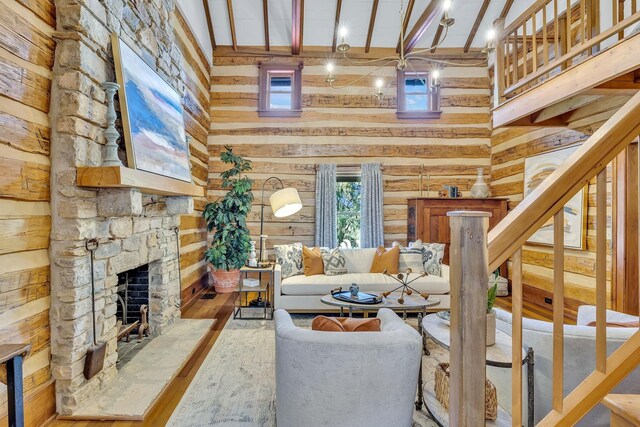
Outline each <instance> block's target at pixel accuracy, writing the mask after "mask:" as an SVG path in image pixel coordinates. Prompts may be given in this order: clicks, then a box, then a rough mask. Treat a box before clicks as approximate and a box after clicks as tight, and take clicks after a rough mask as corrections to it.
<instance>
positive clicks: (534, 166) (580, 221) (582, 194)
mask: <svg viewBox="0 0 640 427" xmlns="http://www.w3.org/2000/svg"><path fill="white" fill-rule="evenodd" d="M577 149H578V146H573V147H568V148H563V149H560V150H555V151H549V152H546V153H543V154H539V155H536V156H531V157H527V158H525V159H524V197H527V195H529V194H530V193H531V192H532V191H533V190H534V189H535V188H536V187H538V185H540V183H542V181H544V180H545V179H546V178H547V177H548V176H549V175H551V174H552V173H553V171H555V170H556V169H557V168H558V167H559V166H560V165H561V164H562V163H564V161H565V160H567V159H568V158H569V156H570V155H571V154H573V153H574V152H575V151H576V150H577ZM586 190H587V188H586V187H585V188H583V189H582V190H581V191H579V192H578V193H577V194H576V195H575V196H574V197H573V198H572V199H571V200H569V202H568V203H567V204H566V205H565V206H564V246H565V248H570V249H579V250H583V249H584V248H585V246H586V240H587V191H586ZM527 243H534V244H541V245H553V217H552V218H551V219H550V220H549V221H547V222H546V223H545V224H544V225H543V226H542V227H540V229H539V230H538V231H536V232H535V233H534V234H533V236H531V238H530V239H529V240H527Z"/></svg>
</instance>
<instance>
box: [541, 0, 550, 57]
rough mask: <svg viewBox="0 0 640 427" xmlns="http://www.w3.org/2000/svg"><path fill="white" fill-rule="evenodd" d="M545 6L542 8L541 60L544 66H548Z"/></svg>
mask: <svg viewBox="0 0 640 427" xmlns="http://www.w3.org/2000/svg"><path fill="white" fill-rule="evenodd" d="M547 37H549V35H548V34H547V5H546V4H545V5H544V7H543V8H542V59H543V61H544V65H545V66H547V65H549V40H548V39H547Z"/></svg>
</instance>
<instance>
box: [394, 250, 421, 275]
mask: <svg viewBox="0 0 640 427" xmlns="http://www.w3.org/2000/svg"><path fill="white" fill-rule="evenodd" d="M407 268H410V269H411V271H412V272H413V273H417V274H421V273H422V272H424V265H423V264H422V246H421V247H420V248H419V249H409V248H400V257H399V260H398V271H399V272H400V273H404V272H406V271H407Z"/></svg>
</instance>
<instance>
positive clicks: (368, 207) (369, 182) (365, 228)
mask: <svg viewBox="0 0 640 427" xmlns="http://www.w3.org/2000/svg"><path fill="white" fill-rule="evenodd" d="M361 191H362V196H361V197H362V201H361V204H360V209H361V210H362V212H361V215H360V218H361V223H360V246H361V247H363V248H377V247H378V246H383V245H384V224H383V221H384V216H383V211H382V203H383V194H382V193H383V192H382V171H381V170H380V164H379V163H367V164H364V165H362V190H361Z"/></svg>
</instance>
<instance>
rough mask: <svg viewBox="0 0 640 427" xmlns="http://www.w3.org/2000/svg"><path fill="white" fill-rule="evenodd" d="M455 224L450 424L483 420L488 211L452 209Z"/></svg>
mask: <svg viewBox="0 0 640 427" xmlns="http://www.w3.org/2000/svg"><path fill="white" fill-rule="evenodd" d="M447 216H448V217H450V227H451V247H450V251H449V254H450V255H449V264H450V268H451V273H450V282H451V350H450V364H451V366H450V369H451V379H450V381H451V382H450V386H449V425H452V426H459V427H475V426H484V425H485V396H484V394H485V389H484V387H485V379H486V376H487V374H486V351H487V348H486V341H487V335H486V331H487V284H488V280H489V273H488V271H487V270H488V267H489V255H488V249H487V232H488V229H489V217H490V216H491V214H490V213H489V212H476V211H455V212H448V213H447Z"/></svg>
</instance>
